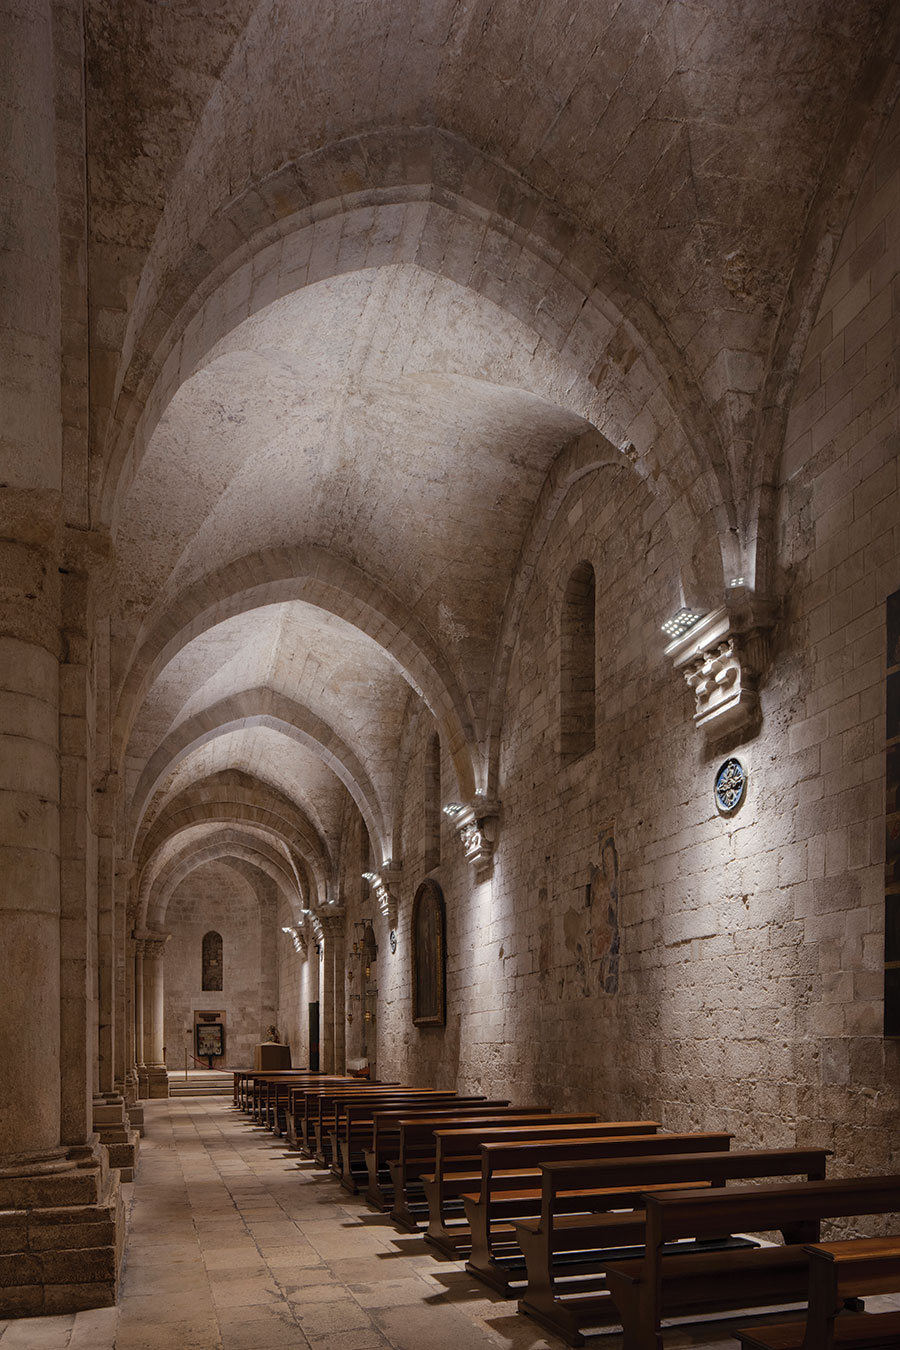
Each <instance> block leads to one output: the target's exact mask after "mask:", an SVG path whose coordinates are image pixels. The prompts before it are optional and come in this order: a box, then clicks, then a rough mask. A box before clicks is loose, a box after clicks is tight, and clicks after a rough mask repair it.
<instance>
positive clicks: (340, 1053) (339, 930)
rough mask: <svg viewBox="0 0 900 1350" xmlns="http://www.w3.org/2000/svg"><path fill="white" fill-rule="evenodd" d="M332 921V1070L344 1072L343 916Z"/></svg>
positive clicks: (345, 1015)
mask: <svg viewBox="0 0 900 1350" xmlns="http://www.w3.org/2000/svg"><path fill="white" fill-rule="evenodd" d="M332 922H333V924H334V928H333V934H332V943H331V954H332V960H333V962H334V1071H335V1073H346V1070H347V1058H346V1051H345V1044H346V1031H347V1022H346V1018H347V990H346V979H347V973H346V964H347V960H346V942H345V940H344V934H345V931H346V928H345V923H344V916H343V915H341V916H340V917H337V916H335V918H334V920H333V921H332Z"/></svg>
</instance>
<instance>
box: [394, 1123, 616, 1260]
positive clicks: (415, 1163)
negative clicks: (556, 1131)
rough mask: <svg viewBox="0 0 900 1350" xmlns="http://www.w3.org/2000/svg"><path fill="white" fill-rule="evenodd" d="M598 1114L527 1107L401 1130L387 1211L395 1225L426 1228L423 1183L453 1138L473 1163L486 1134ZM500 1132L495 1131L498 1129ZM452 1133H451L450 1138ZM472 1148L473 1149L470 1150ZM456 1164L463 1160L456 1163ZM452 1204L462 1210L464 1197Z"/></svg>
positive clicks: (411, 1229) (543, 1127)
mask: <svg viewBox="0 0 900 1350" xmlns="http://www.w3.org/2000/svg"><path fill="white" fill-rule="evenodd" d="M596 1119H597V1118H596V1116H595V1115H590V1114H560V1113H558V1112H552V1111H550V1112H543V1113H540V1114H535V1113H534V1112H531V1111H525V1112H524V1113H523V1114H522V1115H520V1116H508V1115H507V1116H504V1117H502V1118H501V1119H500V1120H497V1119H496V1118H495V1119H494V1120H489V1119H486V1118H485V1119H478V1118H477V1117H476V1118H475V1119H471V1120H466V1121H458V1122H457V1121H454V1122H451V1123H449V1124H448V1125H438V1124H437V1123H436V1122H433V1123H431V1125H430V1126H429V1125H427V1124H426V1126H425V1127H424V1128H421V1127H420V1128H419V1129H415V1128H413V1129H409V1128H407V1129H405V1130H404V1131H403V1137H402V1141H401V1152H400V1157H399V1158H398V1160H397V1161H396V1162H392V1163H390V1173H391V1181H392V1182H393V1188H394V1201H393V1204H392V1206H391V1210H390V1215H391V1218H392V1220H393V1221H394V1223H395V1224H397V1226H398V1227H400V1228H404V1229H406V1231H407V1232H410V1233H418V1232H420V1231H422V1229H424V1228H427V1227H428V1223H429V1209H430V1206H429V1202H428V1198H427V1195H426V1191H425V1187H426V1185H427V1184H428V1182H429V1181H432V1180H433V1179H434V1176H435V1170H436V1169H438V1170H439V1171H442V1169H443V1164H442V1163H439V1161H438V1160H439V1156H442V1154H446V1155H448V1156H449V1153H450V1152H451V1151H452V1149H453V1147H454V1144H455V1143H456V1142H459V1143H460V1146H462V1141H463V1139H464V1140H465V1143H466V1145H467V1147H466V1148H465V1150H464V1154H463V1157H464V1159H465V1161H466V1162H468V1163H470V1164H472V1163H473V1162H474V1161H479V1160H480V1156H479V1154H478V1149H479V1147H480V1145H481V1142H482V1141H483V1140H484V1139H493V1138H497V1137H501V1138H503V1137H505V1134H506V1132H515V1131H519V1130H528V1129H534V1130H536V1131H537V1133H538V1134H542V1133H543V1132H544V1131H546V1130H548V1129H553V1128H555V1127H556V1126H559V1125H578V1126H580V1127H583V1126H585V1125H592V1124H595V1123H596ZM501 1131H502V1132H504V1133H502V1134H498V1132H501ZM439 1133H440V1134H442V1135H444V1136H445V1139H446V1141H447V1142H445V1143H444V1144H443V1146H441V1145H439V1144H438V1139H437V1136H438V1134H439ZM451 1136H452V1138H451ZM472 1150H474V1153H473V1152H472ZM460 1165H462V1164H461V1163H460ZM455 1208H456V1209H458V1210H459V1212H460V1214H461V1213H462V1202H461V1201H457V1203H456V1205H455Z"/></svg>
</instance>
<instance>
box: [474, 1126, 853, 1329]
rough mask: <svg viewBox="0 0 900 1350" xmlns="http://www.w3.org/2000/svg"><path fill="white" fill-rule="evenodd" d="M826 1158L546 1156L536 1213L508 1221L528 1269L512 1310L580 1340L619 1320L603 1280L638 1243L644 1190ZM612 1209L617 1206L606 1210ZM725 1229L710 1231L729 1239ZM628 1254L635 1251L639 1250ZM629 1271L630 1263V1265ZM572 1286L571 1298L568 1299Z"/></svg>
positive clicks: (779, 1173)
mask: <svg viewBox="0 0 900 1350" xmlns="http://www.w3.org/2000/svg"><path fill="white" fill-rule="evenodd" d="M666 1137H667V1136H665V1135H663V1136H661V1138H663V1139H665V1138H666ZM828 1156H829V1153H828V1150H827V1149H806V1148H787V1149H743V1150H735V1152H733V1153H732V1152H728V1151H720V1150H716V1151H715V1152H708V1153H707V1152H703V1151H702V1150H697V1149H696V1148H692V1149H691V1150H690V1151H688V1150H685V1152H684V1153H682V1154H680V1155H679V1154H677V1153H674V1154H672V1155H670V1156H668V1157H665V1156H658V1155H654V1156H651V1155H649V1154H647V1155H645V1156H633V1157H631V1158H628V1159H622V1160H618V1161H610V1160H607V1159H603V1160H597V1161H594V1160H586V1161H583V1162H580V1163H572V1164H569V1163H565V1162H562V1161H553V1162H549V1163H547V1164H546V1165H545V1166H544V1167H543V1168H542V1185H541V1203H540V1213H539V1215H538V1216H537V1217H536V1218H533V1219H525V1220H520V1221H516V1222H515V1223H514V1229H515V1234H516V1239H517V1241H518V1243H519V1246H520V1247H521V1249H522V1252H523V1254H524V1256H525V1261H526V1266H527V1274H528V1287H527V1289H526V1290H525V1293H524V1295H523V1297H522V1299H521V1300H520V1302H519V1310H520V1311H521V1312H525V1313H528V1314H529V1315H530V1316H531V1317H533V1318H534V1319H535V1320H536V1321H538V1322H540V1323H541V1325H542V1326H545V1327H548V1328H549V1329H551V1330H552V1331H554V1333H555V1334H556V1335H558V1336H562V1338H563V1339H564V1340H567V1341H568V1342H569V1344H571V1345H580V1344H581V1343H582V1336H581V1332H582V1328H583V1327H585V1326H592V1325H605V1324H609V1323H610V1322H615V1321H617V1320H618V1313H617V1305H616V1304H615V1303H613V1301H612V1300H611V1298H610V1293H609V1288H608V1282H607V1279H606V1270H607V1269H608V1262H609V1261H610V1260H611V1259H612V1258H613V1257H614V1256H616V1254H617V1252H616V1250H615V1249H620V1250H621V1249H625V1248H629V1247H635V1248H637V1247H639V1246H640V1244H642V1243H643V1241H644V1232H645V1223H646V1213H645V1199H646V1196H647V1195H648V1194H649V1193H650V1192H651V1190H652V1191H653V1193H654V1194H656V1195H659V1194H660V1193H662V1191H664V1190H673V1189H674V1190H676V1191H677V1190H678V1188H679V1187H682V1186H683V1185H684V1183H690V1184H691V1186H692V1188H702V1189H704V1190H705V1189H706V1188H707V1187H711V1186H712V1187H719V1188H723V1187H724V1186H725V1184H726V1182H728V1181H746V1180H749V1179H750V1178H765V1179H769V1178H771V1177H785V1176H805V1177H806V1178H807V1180H810V1179H821V1178H822V1177H824V1175H825V1166H826V1162H827V1159H828ZM604 1187H616V1188H618V1197H617V1198H616V1200H615V1203H614V1204H610V1203H607V1202H606V1201H605V1200H604V1199H603V1197H602V1196H601V1197H600V1199H599V1200H598V1198H597V1191H598V1189H600V1188H604ZM579 1194H580V1195H582V1196H585V1197H586V1202H585V1203H584V1204H583V1205H582V1206H581V1210H580V1211H578V1212H573V1210H576V1211H577V1199H576V1201H575V1202H574V1203H573V1202H572V1199H571V1197H573V1196H576V1197H577V1195H579ZM613 1209H615V1210H618V1211H620V1212H618V1213H612V1212H610V1211H612V1210H613ZM591 1211H593V1212H591ZM730 1231H731V1230H728V1231H727V1232H726V1231H723V1233H722V1234H720V1235H717V1236H721V1237H728V1236H729V1234H730ZM730 1245H735V1244H734V1243H731V1244H730ZM743 1245H750V1244H746V1243H745V1244H743ZM622 1254H623V1255H626V1254H627V1253H626V1252H622ZM631 1255H632V1256H638V1255H639V1252H638V1251H634V1252H633V1253H631ZM491 1269H492V1267H488V1270H489V1271H490V1270H491ZM630 1269H632V1270H633V1269H634V1265H633V1264H632V1265H631V1267H630ZM574 1279H577V1287H576V1286H575V1284H574ZM567 1280H568V1281H569V1283H567ZM573 1290H574V1292H575V1293H576V1294H577V1297H574V1298H572V1297H569V1295H571V1294H572V1293H573Z"/></svg>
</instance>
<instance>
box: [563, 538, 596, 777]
mask: <svg viewBox="0 0 900 1350" xmlns="http://www.w3.org/2000/svg"><path fill="white" fill-rule="evenodd" d="M594 597H595V584H594V569H593V567H592V566H591V564H590V563H589V562H580V563H579V564H578V566H577V567H576V568H575V569H574V571H573V572H572V574H571V576H570V577H569V580H568V583H567V585H566V589H565V594H564V596H563V606H562V622H561V632H560V639H561V641H560V717H559V729H560V754H561V756H562V760H563V762H564V763H569V762H571V761H572V760H574V759H579V758H580V757H581V756H582V755H584V754H587V752H588V751H589V750H593V749H594V746H595V744H596V675H595V633H594Z"/></svg>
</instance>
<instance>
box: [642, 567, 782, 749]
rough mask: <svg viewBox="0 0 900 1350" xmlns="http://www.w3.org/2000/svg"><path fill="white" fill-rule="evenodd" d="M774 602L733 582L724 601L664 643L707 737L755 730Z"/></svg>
mask: <svg viewBox="0 0 900 1350" xmlns="http://www.w3.org/2000/svg"><path fill="white" fill-rule="evenodd" d="M776 615H777V606H776V605H775V603H774V602H773V601H771V600H769V599H767V598H766V597H765V596H760V595H756V594H754V593H753V592H748V591H747V590H746V589H745V588H744V587H743V586H740V587H733V588H732V589H731V590H730V591H729V593H728V595H727V597H726V603H725V604H724V605H720V606H719V608H718V609H714V610H710V611H709V613H708V614H703V615H701V616H699V617H695V618H694V619H693V622H692V623H691V626H690V627H689V628H688V629H687V631H686V632H684V633H683V634H682V635H680V636H678V637H676V638H675V640H674V641H673V642H670V643H669V645H668V646H667V647H666V655H667V656H668V657H670V658H671V660H672V663H673V665H674V666H675V669H676V670H680V671H681V672H682V674H683V675H684V678H685V680H686V682H687V685H688V688H689V689H690V690H691V692H692V694H693V695H694V704H695V709H694V725H695V726H696V728H697V730H698V731H702V732H703V734H704V736H705V737H706V740H707V741H708V742H715V741H717V740H720V739H721V738H722V737H724V736H728V737H734V736H737V737H741V738H743V739H746V738H747V737H748V736H750V735H754V734H755V733H756V731H757V730H758V728H759V724H760V721H761V717H762V712H761V709H760V702H759V686H760V683H761V681H762V679H763V676H764V675H765V672H766V670H767V667H768V664H769V656H770V647H771V634H772V629H773V627H774V625H775V620H776Z"/></svg>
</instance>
